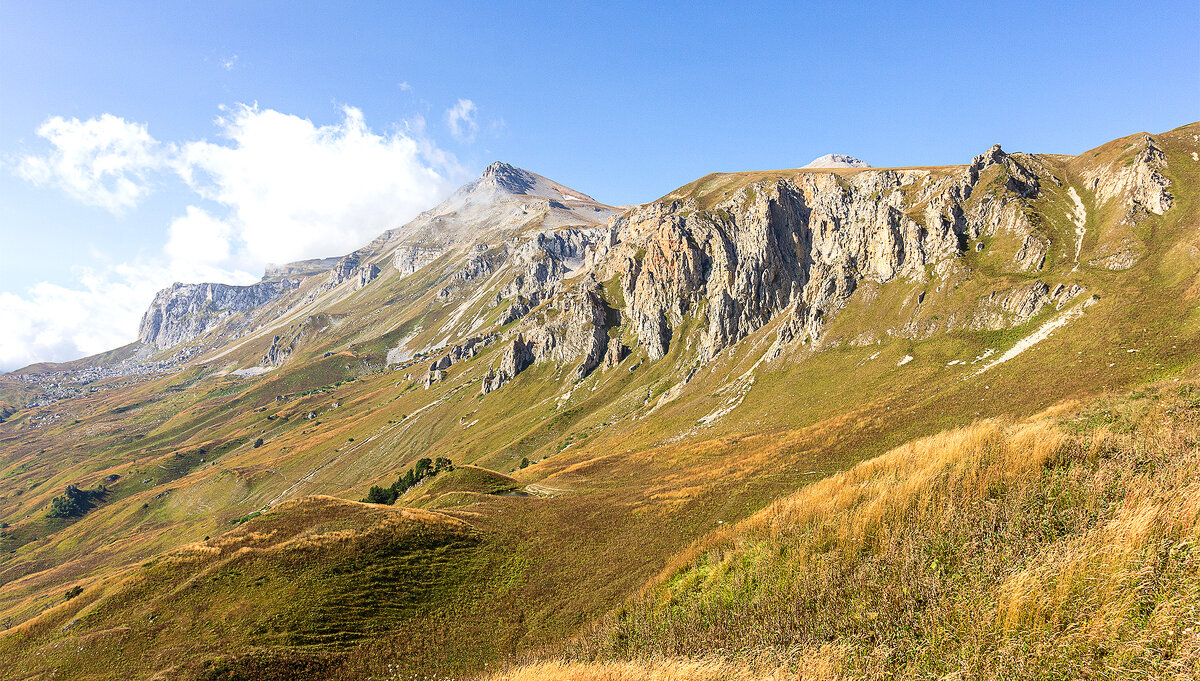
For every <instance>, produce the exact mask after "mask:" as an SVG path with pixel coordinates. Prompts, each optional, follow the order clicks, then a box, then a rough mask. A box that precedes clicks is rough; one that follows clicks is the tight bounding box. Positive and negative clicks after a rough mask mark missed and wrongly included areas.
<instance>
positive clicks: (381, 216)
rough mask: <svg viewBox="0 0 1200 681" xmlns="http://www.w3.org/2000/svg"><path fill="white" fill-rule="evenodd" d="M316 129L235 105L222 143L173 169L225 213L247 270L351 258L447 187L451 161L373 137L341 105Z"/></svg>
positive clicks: (413, 144) (189, 154) (430, 149)
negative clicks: (338, 118)
mask: <svg viewBox="0 0 1200 681" xmlns="http://www.w3.org/2000/svg"><path fill="white" fill-rule="evenodd" d="M343 115H344V118H343V120H342V122H341V123H339V124H335V125H325V126H316V125H314V124H313V123H312V121H309V120H307V119H304V118H300V117H297V116H292V115H288V114H284V113H280V112H278V111H274V110H271V109H265V110H260V109H258V108H255V107H248V106H239V107H237V108H235V109H233V110H232V111H231V114H230V116H229V117H228V118H226V119H222V120H221V121H220V123H221V125H222V131H223V133H224V134H225V136H226V137H227V138H228V140H229V142H228V143H224V144H218V143H212V142H207V141H205V142H193V143H191V144H188V145H186V146H185V147H184V148H183V152H182V154H181V156H180V158H179V159H178V161H177V163H178V166H179V168H180V173H181V175H182V176H183V177H184V179H185V180H186V181H187V182H188V184H189V186H191V187H192V188H193V189H194V190H195V191H196V192H197V193H198V194H199V195H200V196H201V197H203V198H205V199H209V200H211V201H215V202H217V203H220V204H222V205H224V206H226V207H227V208H228V209H229V211H230V214H229V222H230V223H231V224H233V225H234V228H235V230H236V236H237V238H238V240H239V241H240V242H241V244H242V246H243V249H244V252H243V253H242V254H241V255H242V256H243V259H244V260H245V261H247V262H250V263H255V264H259V265H261V264H263V263H266V262H287V261H291V260H298V259H302V258H313V257H320V256H329V255H337V254H341V253H347V252H349V251H352V250H354V249H356V248H358V247H360V246H362V245H363V244H365V243H366V242H368V241H370V240H371V239H372V238H374V237H376V236H378V235H379V233H380V232H382V231H384V230H386V229H389V228H392V227H398V226H400V225H401V224H403V223H404V222H406V221H408V220H409V219H411V218H412V217H414V216H415V215H416V214H417V213H418V212H420V211H421V210H424V209H426V208H429V207H431V206H432V205H434V204H435V203H436V202H437V201H438V200H439V199H440V198H442V197H443V196H445V195H446V194H447V193H449V192H450V191H451V190H452V189H453V185H452V183H451V182H450V181H449V180H448V179H447V178H446V176H445V175H446V174H447V173H450V174H459V173H461V171H460V170H459V169H458V167H457V164H456V163H455V162H454V160H453V157H451V156H449V155H447V154H444V153H443V152H441V151H440V150H438V149H437V148H436V146H434V145H432V144H431V143H429V142H427V141H425V140H421V139H418V138H416V137H410V136H408V135H405V134H403V133H401V132H396V133H393V134H390V135H386V136H385V135H379V134H377V133H375V132H373V131H372V130H371V129H370V128H369V127H367V125H366V122H365V121H364V119H363V114H362V112H361V111H359V110H358V109H355V108H353V107H344V108H343Z"/></svg>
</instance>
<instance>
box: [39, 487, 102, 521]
mask: <svg viewBox="0 0 1200 681" xmlns="http://www.w3.org/2000/svg"><path fill="white" fill-rule="evenodd" d="M106 494H108V490H107V489H105V487H104V485H99V486H98V487H96V489H90V490H83V489H79V486H78V485H67V489H66V490H65V491H64V492H63V494H61V495H59V496H57V497H54V498H53V499H52V500H51V501H50V512H49V513H47V514H46V517H47V518H78V517H79V516H82V515H83V514H84V513H87V512H88V511H90V510H92V507H93V506H95V505H96V502H97V501H100V500H101V499H103V498H104V496H105V495H106Z"/></svg>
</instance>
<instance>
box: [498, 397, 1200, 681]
mask: <svg viewBox="0 0 1200 681" xmlns="http://www.w3.org/2000/svg"><path fill="white" fill-rule="evenodd" d="M1198 539H1200V388H1197V386H1195V385H1183V386H1180V384H1179V383H1169V384H1164V385H1160V386H1158V387H1157V388H1154V389H1151V390H1147V391H1142V392H1139V393H1135V394H1133V395H1130V396H1127V397H1123V398H1109V399H1104V400H1100V401H1098V402H1094V403H1092V404H1089V405H1087V406H1084V407H1079V406H1059V407H1056V408H1052V409H1050V410H1047V411H1045V412H1043V413H1042V414H1040V415H1038V416H1036V417H1034V418H1031V419H1027V420H1022V421H1020V422H1010V423H1006V422H1002V421H998V420H988V421H983V422H979V423H976V424H974V425H971V426H969V427H966V428H961V429H957V430H952V431H948V432H944V433H942V434H939V435H936V436H933V437H929V438H925V439H921V440H918V441H915V442H913V443H910V444H906V445H903V446H901V447H898V448H896V449H894V450H892V451H891V452H889V453H887V454H885V455H883V456H880V457H877V458H874V459H871V460H868V461H865V462H863V463H861V464H859V465H857V466H855V467H854V468H852V469H850V470H848V471H846V472H844V473H841V474H838V475H835V476H832V477H830V478H827V479H825V480H822V481H820V482H817V483H815V484H813V485H811V486H809V487H807V488H805V489H803V490H802V491H800V492H798V493H797V494H794V495H792V496H789V497H787V498H784V499H781V500H779V501H777V502H775V503H773V504H771V505H769V506H768V507H766V508H765V509H764V510H762V511H761V512H759V513H757V514H755V515H754V516H752V517H750V518H748V519H747V520H745V521H743V522H741V523H738V524H736V525H733V526H731V527H728V528H727V529H724V530H720V531H717V532H714V533H712V534H710V535H709V536H707V537H705V538H704V539H702V540H700V541H699V542H697V543H696V544H695V545H694V546H693V547H692V548H691V549H690V550H688V551H687V552H685V553H683V554H681V555H680V556H678V557H677V559H676V560H675V561H674V562H673V563H672V564H671V566H670V567H668V568H667V569H666V570H665V571H664V572H663V573H662V574H661V575H660V577H659V578H658V579H657V580H655V581H654V582H653V583H652V584H651V585H650V586H649V587H648V588H647V589H646V590H645V592H644V593H643V594H642V595H641V596H639V597H637V598H634V599H632V600H631V601H629V602H628V603H627V604H626V605H624V606H623V607H621V608H620V609H619V610H617V611H616V612H614V613H612V614H611V615H610V616H609V617H608V618H607V620H606V621H604V622H603V623H602V624H601V625H599V626H597V627H596V628H595V630H594V631H593V632H592V633H590V634H589V635H587V636H584V637H582V638H581V639H579V640H577V641H575V642H574V643H573V644H571V646H570V647H569V649H567V650H566V653H565V657H564V658H562V659H561V660H560V661H558V662H552V663H547V662H537V663H533V664H532V665H530V666H528V667H524V668H517V669H514V670H510V671H508V672H505V673H503V674H499V675H496V676H494V677H492V678H494V679H512V680H514V681H515V680H516V679H526V678H530V679H532V678H545V679H601V678H614V679H624V678H656V679H664V680H674V679H717V678H721V679H724V678H735V679H741V678H763V679H774V678H784V676H783V675H784V674H787V675H789V676H787V678H796V676H797V675H798V677H799V678H872V679H873V678H913V679H915V678H954V679H957V678H973V679H1007V678H1038V679H1078V678H1104V679H1126V678H1156V679H1191V678H1196V676H1197V674H1200V554H1198V553H1197V550H1196V547H1197V540H1198ZM563 660H573V662H566V661H563ZM763 660H768V661H774V663H773V664H764V663H763Z"/></svg>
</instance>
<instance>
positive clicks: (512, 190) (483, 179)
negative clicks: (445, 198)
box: [465, 161, 598, 204]
mask: <svg viewBox="0 0 1200 681" xmlns="http://www.w3.org/2000/svg"><path fill="white" fill-rule="evenodd" d="M465 189H467V190H468V191H470V192H478V191H480V190H484V191H488V190H491V191H499V192H501V193H503V194H512V195H515V196H536V197H539V198H544V199H550V200H552V201H559V202H582V203H589V204H594V203H598V202H597V201H596V200H595V199H593V198H592V197H590V196H588V195H587V194H584V193H583V192H581V191H577V190H575V189H571V188H570V187H567V186H565V185H562V184H559V183H557V182H555V181H554V180H551V179H549V178H546V177H542V176H541V175H538V174H537V173H533V172H530V171H528V170H525V169H524V168H518V167H516V166H513V165H509V164H508V163H505V162H503V161H496V162H495V163H493V164H491V165H489V166H488V167H487V168H484V170H483V174H482V175H480V176H479V179H478V180H476V181H475V182H473V183H471V184H468V185H466V187H465Z"/></svg>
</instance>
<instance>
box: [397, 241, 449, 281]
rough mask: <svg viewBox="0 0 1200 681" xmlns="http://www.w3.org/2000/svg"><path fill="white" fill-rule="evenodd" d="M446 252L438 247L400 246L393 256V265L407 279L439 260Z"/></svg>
mask: <svg viewBox="0 0 1200 681" xmlns="http://www.w3.org/2000/svg"><path fill="white" fill-rule="evenodd" d="M444 252H445V249H444V248H441V247H436V246H434V247H431V246H412V245H407V246H400V247H398V248H397V249H396V254H395V255H393V256H392V265H393V266H394V267H395V268H396V269H397V270H398V271H399V272H400V275H401V276H404V277H407V276H408V275H410V274H414V273H415V272H416V271H417V270H419V269H421V268H422V267H424V266H426V265H428V264H429V263H431V262H433V261H434V260H437V259H438V258H439V257H441V255H442V253H444Z"/></svg>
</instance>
